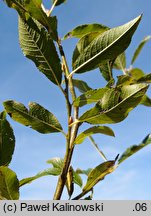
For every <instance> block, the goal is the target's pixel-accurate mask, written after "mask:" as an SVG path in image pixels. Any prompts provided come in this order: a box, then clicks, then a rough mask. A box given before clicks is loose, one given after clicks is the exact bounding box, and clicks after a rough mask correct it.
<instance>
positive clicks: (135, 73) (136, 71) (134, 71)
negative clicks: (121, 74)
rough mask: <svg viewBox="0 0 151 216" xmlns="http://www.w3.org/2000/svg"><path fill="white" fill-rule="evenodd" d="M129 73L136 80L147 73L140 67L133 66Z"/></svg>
mask: <svg viewBox="0 0 151 216" xmlns="http://www.w3.org/2000/svg"><path fill="white" fill-rule="evenodd" d="M129 74H130V76H131V77H132V78H133V79H135V80H139V79H140V78H141V77H143V76H144V75H145V73H144V72H143V71H142V70H141V69H140V68H132V69H131V70H130V72H129Z"/></svg>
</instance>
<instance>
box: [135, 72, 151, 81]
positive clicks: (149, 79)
mask: <svg viewBox="0 0 151 216" xmlns="http://www.w3.org/2000/svg"><path fill="white" fill-rule="evenodd" d="M138 82H144V83H151V73H149V74H146V75H144V76H142V77H141V78H139V79H138Z"/></svg>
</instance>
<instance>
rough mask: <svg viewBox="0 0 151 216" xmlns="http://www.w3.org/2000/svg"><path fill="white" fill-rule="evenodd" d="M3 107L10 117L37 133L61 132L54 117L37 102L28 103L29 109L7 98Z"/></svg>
mask: <svg viewBox="0 0 151 216" xmlns="http://www.w3.org/2000/svg"><path fill="white" fill-rule="evenodd" d="M3 104H4V107H5V110H6V112H7V113H8V114H9V115H10V117H11V118H12V119H13V120H15V121H17V122H19V123H21V124H23V125H25V126H30V127H31V128H32V129H34V130H36V131H38V132H39V133H44V134H46V133H54V132H62V127H61V125H60V123H59V122H58V120H57V119H56V117H55V116H54V115H53V114H52V113H51V112H49V111H48V110H46V109H45V108H43V107H42V106H40V105H39V104H37V103H33V102H31V103H29V110H28V109H27V108H26V107H25V106H24V105H23V104H21V103H18V102H16V101H12V100H8V101H5V102H4V103H3Z"/></svg>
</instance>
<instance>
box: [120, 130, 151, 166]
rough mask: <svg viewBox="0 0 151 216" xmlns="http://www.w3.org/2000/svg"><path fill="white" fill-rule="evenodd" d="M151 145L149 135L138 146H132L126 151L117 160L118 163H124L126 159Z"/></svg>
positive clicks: (150, 136)
mask: <svg viewBox="0 0 151 216" xmlns="http://www.w3.org/2000/svg"><path fill="white" fill-rule="evenodd" d="M149 144H151V134H148V135H147V136H146V137H145V139H144V140H143V141H142V142H141V143H140V144H139V145H133V146H131V147H129V148H128V149H126V151H125V152H124V153H123V154H122V155H121V157H120V158H119V160H118V163H119V164H120V163H122V162H123V161H125V160H126V159H127V158H129V157H130V156H132V155H133V154H135V153H136V152H138V151H139V150H141V149H142V148H144V147H145V146H147V145H149Z"/></svg>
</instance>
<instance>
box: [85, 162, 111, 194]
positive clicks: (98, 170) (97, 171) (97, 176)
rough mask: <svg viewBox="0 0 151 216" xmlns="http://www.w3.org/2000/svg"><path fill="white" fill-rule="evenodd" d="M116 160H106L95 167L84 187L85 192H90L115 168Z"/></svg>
mask: <svg viewBox="0 0 151 216" xmlns="http://www.w3.org/2000/svg"><path fill="white" fill-rule="evenodd" d="M114 164H115V161H107V162H104V163H102V164H100V165H98V166H97V167H95V168H94V169H92V170H91V172H90V173H89V175H88V179H87V183H86V185H85V186H84V188H83V192H85V193H86V192H89V191H90V190H91V189H92V188H93V187H94V186H95V185H96V184H97V183H98V182H99V181H101V180H103V179H104V177H105V176H106V175H108V174H110V173H111V172H113V171H114V170H115V166H114Z"/></svg>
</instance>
